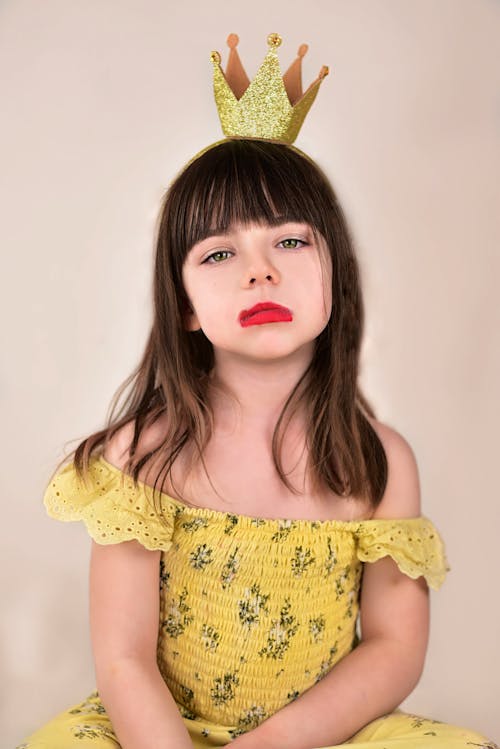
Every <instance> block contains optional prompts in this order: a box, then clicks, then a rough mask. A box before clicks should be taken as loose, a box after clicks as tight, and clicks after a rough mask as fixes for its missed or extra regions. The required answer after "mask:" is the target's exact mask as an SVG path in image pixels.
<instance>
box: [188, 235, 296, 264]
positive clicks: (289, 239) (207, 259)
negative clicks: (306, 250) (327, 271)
mask: <svg viewBox="0 0 500 749" xmlns="http://www.w3.org/2000/svg"><path fill="white" fill-rule="evenodd" d="M290 241H292V242H300V244H301V245H302V247H308V246H309V242H306V241H305V240H304V239H299V238H298V237H286V238H285V239H282V240H281V242H278V245H277V246H278V247H279V245H280V244H283V242H290ZM302 247H284V248H283V249H285V250H292V251H293V250H297V249H299V250H301V249H302ZM224 252H230V250H217V252H212V254H211V255H208V257H206V258H205V260H203V262H202V263H201V264H202V265H204V263H208V261H209V260H210V258H212V257H214V255H221V254H222V253H224ZM209 265H219V263H218V262H213V263H209Z"/></svg>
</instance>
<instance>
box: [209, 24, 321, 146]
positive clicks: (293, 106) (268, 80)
mask: <svg viewBox="0 0 500 749" xmlns="http://www.w3.org/2000/svg"><path fill="white" fill-rule="evenodd" d="M237 42H238V37H237V36H236V35H235V34H230V35H229V37H228V45H229V47H230V52H229V62H228V65H227V69H226V73H224V72H223V70H222V67H221V57H220V54H219V53H218V52H212V54H211V60H212V63H213V70H214V79H213V80H214V96H215V102H216V105H217V109H218V112H219V118H220V121H221V125H222V130H223V132H224V135H226V136H227V137H234V136H236V137H243V138H264V139H266V140H277V141H281V142H284V143H293V142H294V140H295V139H296V137H297V135H298V133H299V130H300V128H301V127H302V123H303V122H304V119H305V117H306V115H307V113H308V112H309V109H310V108H311V106H312V103H313V101H314V99H315V98H316V95H317V93H318V89H319V86H320V84H321V81H322V80H323V78H324V77H325V76H326V75H327V74H328V68H327V67H325V66H324V67H323V68H322V69H321V71H320V74H319V76H318V77H317V79H316V80H315V81H313V83H311V85H310V86H309V88H308V89H307V90H306V91H305V93H302V83H301V62H302V57H303V56H304V54H305V52H306V51H307V45H301V46H300V47H299V51H298V53H297V58H296V60H294V61H293V62H292V64H291V66H290V68H289V69H288V71H287V72H286V74H285V75H284V76H282V75H281V70H280V65H279V61H278V56H277V52H276V50H277V48H278V47H279V46H280V44H281V37H280V36H279V34H276V33H272V34H269V36H268V38H267V42H268V47H269V49H268V52H267V54H266V56H265V58H264V61H263V63H262V65H261V66H260V68H259V70H258V72H257V75H256V76H255V78H254V79H253V81H251V82H250V83H249V84H248V85H247V82H248V79H247V77H246V73H245V71H244V70H243V67H242V65H241V62H240V59H239V57H238V52H237V50H236V45H237ZM235 91H243V93H242V95H241V96H240V97H238V96H237V95H236V94H235ZM293 99H295V101H293Z"/></svg>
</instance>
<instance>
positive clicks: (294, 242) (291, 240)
mask: <svg viewBox="0 0 500 749" xmlns="http://www.w3.org/2000/svg"><path fill="white" fill-rule="evenodd" d="M281 244H283V245H285V250H297V249H300V248H301V247H307V244H308V243H307V242H305V241H304V240H303V239H297V237H287V238H286V239H282V240H281V242H279V243H278V247H279V246H280V245H281ZM299 245H300V247H299Z"/></svg>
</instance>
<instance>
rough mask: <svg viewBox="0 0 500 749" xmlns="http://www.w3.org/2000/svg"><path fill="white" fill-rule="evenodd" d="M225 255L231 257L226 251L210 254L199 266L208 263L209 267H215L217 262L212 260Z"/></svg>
mask: <svg viewBox="0 0 500 749" xmlns="http://www.w3.org/2000/svg"><path fill="white" fill-rule="evenodd" d="M227 254H229V255H232V254H233V253H232V252H229V251H228V250H217V252H212V254H211V255H209V256H208V257H206V258H205V260H203V262H202V263H201V264H202V265H204V264H205V263H209V265H217V264H218V263H219V261H218V260H212V258H216V257H217V256H219V255H227Z"/></svg>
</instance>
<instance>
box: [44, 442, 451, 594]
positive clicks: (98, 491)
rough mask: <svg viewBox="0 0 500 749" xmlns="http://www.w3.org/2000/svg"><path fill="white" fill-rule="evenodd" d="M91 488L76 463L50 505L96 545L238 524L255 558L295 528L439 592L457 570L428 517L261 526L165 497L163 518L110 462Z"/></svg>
mask: <svg viewBox="0 0 500 749" xmlns="http://www.w3.org/2000/svg"><path fill="white" fill-rule="evenodd" d="M88 484H89V485H88V486H86V485H85V484H84V483H83V482H81V481H80V480H79V479H78V477H77V474H76V470H75V468H74V465H73V463H70V464H67V465H66V466H65V467H64V468H63V469H62V470H61V471H59V473H57V474H56V475H55V476H54V477H53V478H52V480H51V482H50V484H49V485H48V486H47V488H46V491H45V494H44V505H45V507H46V510H47V512H48V514H49V515H50V517H52V518H55V519H57V520H62V521H76V520H81V521H83V522H84V523H85V525H86V527H87V530H88V532H89V533H90V535H91V537H92V538H93V539H94V540H95V541H96V542H97V543H100V544H113V543H118V542H121V541H129V540H132V539H135V540H137V541H139V542H140V543H141V544H142V545H143V546H144V547H145V548H146V549H149V550H162V551H168V550H169V549H170V548H171V546H172V538H173V536H174V533H175V530H176V526H177V524H178V523H179V524H180V523H181V522H182V523H183V524H184V525H185V523H186V521H191V522H195V523H196V522H198V523H201V524H202V525H203V526H204V527H205V529H206V531H207V532H210V531H209V529H210V527H211V526H212V533H213V532H214V531H215V530H216V527H217V526H218V525H220V524H222V527H224V525H226V526H227V524H228V522H229V523H233V524H234V523H235V522H237V523H238V526H239V528H240V532H243V530H244V531H245V532H246V533H247V534H248V542H249V544H250V546H251V547H252V550H254V549H255V545H256V542H257V541H258V539H259V536H260V537H263V538H265V537H266V536H268V534H269V533H272V534H276V533H277V531H279V529H282V528H283V527H284V525H286V524H288V526H290V525H292V526H293V528H294V529H295V537H294V543H295V542H297V539H298V538H300V540H301V542H306V541H308V542H309V543H314V541H315V539H318V538H319V537H320V536H322V535H324V534H325V533H327V534H328V535H329V536H331V535H332V534H333V535H335V534H340V535H341V536H345V534H347V535H348V536H352V537H353V538H352V539H351V541H352V540H354V543H355V547H356V555H357V558H358V559H359V560H360V561H361V562H375V561H377V560H378V559H381V558H382V557H385V556H390V557H391V558H392V559H393V560H394V561H395V562H396V564H397V565H398V567H399V569H400V570H401V572H403V573H404V574H405V575H408V576H409V577H411V578H413V579H416V578H417V577H420V576H424V577H425V579H426V580H427V583H428V584H429V585H430V587H432V588H433V589H435V590H437V589H438V588H439V587H440V586H441V584H442V583H443V581H444V578H445V575H446V572H447V571H448V570H449V569H450V568H449V566H448V564H447V560H446V554H445V549H444V545H443V542H442V539H441V537H440V535H439V532H438V531H437V529H436V528H435V526H434V525H433V523H432V522H431V521H430V520H429V519H428V518H426V517H423V516H422V517H418V518H402V519H395V520H385V519H384V520H361V521H340V520H321V521H320V520H318V521H316V520H287V519H270V518H255V517H250V516H246V515H235V514H233V513H229V512H221V511H218V510H212V509H207V508H201V507H192V506H189V505H186V504H184V503H182V502H180V501H179V500H178V499H175V498H173V497H170V496H169V495H167V494H165V493H162V494H160V498H161V510H162V513H161V515H160V514H158V512H157V511H156V510H155V507H154V505H153V490H152V488H151V487H150V486H148V485H146V484H144V483H142V482H139V486H138V488H136V487H135V486H134V483H133V479H132V477H130V476H128V475H126V474H125V473H124V472H123V471H121V470H120V469H118V468H117V467H115V466H113V465H112V464H111V463H109V462H108V461H106V460H105V459H104V457H103V456H102V455H99V456H92V457H91V458H90V464H89V482H88ZM297 534H299V535H298V536H297Z"/></svg>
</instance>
